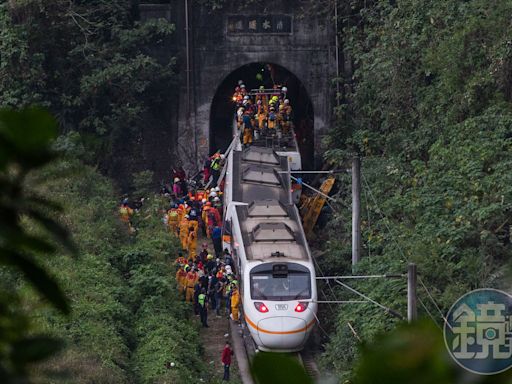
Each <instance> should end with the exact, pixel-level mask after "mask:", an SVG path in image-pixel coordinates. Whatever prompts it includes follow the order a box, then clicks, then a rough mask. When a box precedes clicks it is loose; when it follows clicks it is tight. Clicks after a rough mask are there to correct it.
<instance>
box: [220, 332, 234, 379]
mask: <svg viewBox="0 0 512 384" xmlns="http://www.w3.org/2000/svg"><path fill="white" fill-rule="evenodd" d="M231 356H233V350H232V349H231V345H230V344H229V341H226V345H225V346H224V349H223V350H222V359H221V361H222V365H224V377H223V378H222V380H224V381H229V367H230V366H231Z"/></svg>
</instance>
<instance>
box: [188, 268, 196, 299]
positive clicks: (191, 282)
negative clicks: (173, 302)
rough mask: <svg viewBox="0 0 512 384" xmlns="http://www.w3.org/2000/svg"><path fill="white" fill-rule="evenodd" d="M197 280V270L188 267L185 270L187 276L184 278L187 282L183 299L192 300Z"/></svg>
mask: <svg viewBox="0 0 512 384" xmlns="http://www.w3.org/2000/svg"><path fill="white" fill-rule="evenodd" d="M198 280H199V276H198V274H197V272H196V271H195V270H194V269H193V268H190V269H189V271H188V272H187V277H186V280H185V281H186V283H187V291H186V297H185V300H186V301H187V302H189V303H190V302H192V301H193V299H194V286H195V285H196V283H197V282H198Z"/></svg>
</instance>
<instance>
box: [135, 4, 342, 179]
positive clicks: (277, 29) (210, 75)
mask: <svg viewBox="0 0 512 384" xmlns="http://www.w3.org/2000/svg"><path fill="white" fill-rule="evenodd" d="M185 3H187V2H186V1H185V2H183V1H179V2H172V4H171V5H170V6H162V5H158V6H156V5H155V6H151V5H146V6H145V7H144V8H143V7H141V18H142V19H144V18H152V17H166V18H168V19H169V20H170V21H172V22H173V23H175V25H176V36H175V44H176V53H177V56H178V63H179V71H180V73H181V74H182V75H181V76H180V85H179V96H178V98H177V110H176V113H175V115H176V117H177V119H176V121H174V122H170V129H172V130H173V131H176V134H173V135H172V137H174V143H170V145H169V148H170V152H171V153H174V154H176V153H177V154H179V158H180V160H181V162H182V163H183V164H184V166H185V168H188V169H189V170H193V169H198V168H199V167H200V166H201V159H203V158H204V157H205V156H206V155H208V154H209V151H210V143H209V140H210V132H209V131H210V114H211V108H212V102H213V99H214V96H215V94H216V91H217V88H218V87H219V85H220V84H221V83H222V82H223V80H224V79H225V78H226V77H227V76H228V75H229V74H230V73H232V72H233V71H235V70H236V69H238V68H240V67H242V66H244V65H247V64H250V63H256V62H261V63H272V64H277V65H279V66H282V67H284V68H285V69H287V70H288V71H289V72H291V73H292V74H294V75H295V76H296V77H297V78H298V79H299V80H300V81H301V82H302V85H303V86H304V87H305V89H306V90H307V93H308V95H309V97H310V99H311V102H312V105H313V110H314V143H315V157H316V158H317V162H319V160H320V159H321V153H322V150H321V146H322V137H323V136H324V135H325V134H326V132H327V130H328V128H329V125H330V122H331V119H332V108H333V105H332V103H331V100H332V99H333V92H332V86H331V83H332V79H333V78H334V77H335V76H336V69H335V68H336V63H335V50H334V26H333V25H332V22H331V21H330V18H329V17H330V16H329V15H324V16H315V17H313V16H311V15H307V14H304V13H301V12H303V11H302V10H301V8H300V7H296V5H297V4H298V2H296V1H286V0H283V1H281V2H279V1H277V2H276V4H275V6H273V7H272V10H271V11H270V10H264V9H262V10H257V11H255V10H254V9H252V8H251V7H249V8H246V9H244V10H243V11H239V10H238V9H237V8H236V6H232V7H229V6H225V7H224V8H222V9H220V10H216V11H213V10H211V8H209V7H205V6H196V5H192V4H190V3H192V0H189V1H188V3H189V4H188V47H189V48H188V65H187V39H186V37H187V33H186V27H187V18H186V12H185ZM194 4H195V3H194ZM159 10H160V11H159ZM187 71H188V72H187ZM187 73H188V75H189V76H188V79H189V80H188V81H187V76H186V74H187ZM233 86H235V84H233ZM173 108H175V107H173ZM233 112H234V110H233Z"/></svg>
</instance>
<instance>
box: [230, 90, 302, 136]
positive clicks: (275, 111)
mask: <svg viewBox="0 0 512 384" xmlns="http://www.w3.org/2000/svg"><path fill="white" fill-rule="evenodd" d="M287 92H288V89H287V88H286V87H282V86H280V85H274V87H273V88H272V89H270V90H269V89H265V87H264V86H261V87H259V89H257V90H254V91H253V92H250V91H248V90H247V89H246V86H245V84H244V83H243V81H242V80H239V81H238V85H237V86H236V88H235V93H234V94H233V102H235V103H236V106H237V111H236V116H237V117H236V119H237V127H238V129H239V132H240V136H241V138H242V144H243V145H244V146H249V145H251V144H252V142H253V140H258V139H259V138H260V137H263V136H277V137H282V136H283V135H287V134H289V133H291V132H292V128H293V126H292V124H293V123H292V119H293V109H292V106H291V105H290V100H289V99H288V98H287Z"/></svg>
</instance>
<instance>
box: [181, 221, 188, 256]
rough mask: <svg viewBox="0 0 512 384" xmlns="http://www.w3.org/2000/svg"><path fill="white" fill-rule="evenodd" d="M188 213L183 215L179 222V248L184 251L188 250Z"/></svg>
mask: <svg viewBox="0 0 512 384" xmlns="http://www.w3.org/2000/svg"><path fill="white" fill-rule="evenodd" d="M188 228H189V222H188V215H185V216H183V219H182V220H181V222H180V242H181V249H183V250H184V251H188V247H187V242H188Z"/></svg>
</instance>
